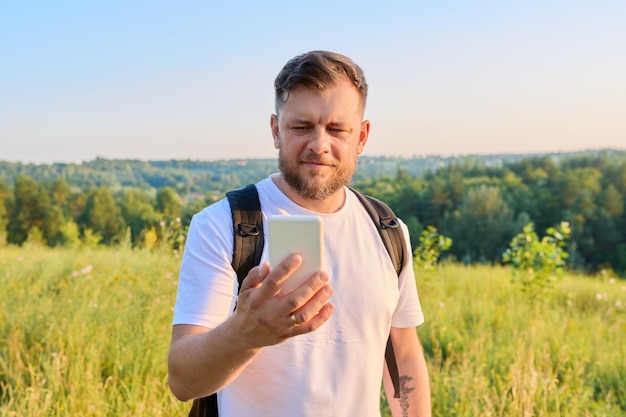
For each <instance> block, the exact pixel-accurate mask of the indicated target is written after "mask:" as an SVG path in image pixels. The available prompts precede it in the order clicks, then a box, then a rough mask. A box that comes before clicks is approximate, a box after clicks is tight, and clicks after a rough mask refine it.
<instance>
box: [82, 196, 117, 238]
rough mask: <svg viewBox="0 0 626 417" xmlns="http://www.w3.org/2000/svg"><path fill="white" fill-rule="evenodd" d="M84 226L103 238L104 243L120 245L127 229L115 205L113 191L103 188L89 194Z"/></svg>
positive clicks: (84, 214)
mask: <svg viewBox="0 0 626 417" xmlns="http://www.w3.org/2000/svg"><path fill="white" fill-rule="evenodd" d="M83 221H84V226H85V227H86V228H88V229H89V230H91V231H92V232H93V233H94V234H96V235H98V236H100V237H101V238H102V243H104V244H107V245H110V244H114V243H118V242H119V241H120V240H121V239H122V238H123V237H124V232H125V229H126V225H125V224H124V218H123V217H122V214H121V213H120V208H119V207H118V206H117V205H116V204H115V199H114V198H113V195H112V194H111V191H110V190H109V189H108V188H107V187H105V186H101V187H99V188H97V189H95V190H92V192H91V193H90V194H89V197H88V198H87V204H86V206H85V212H84V213H83Z"/></svg>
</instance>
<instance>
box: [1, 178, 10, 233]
mask: <svg viewBox="0 0 626 417" xmlns="http://www.w3.org/2000/svg"><path fill="white" fill-rule="evenodd" d="M11 197H12V192H11V188H10V187H9V186H8V185H7V183H6V182H4V181H3V180H1V179H0V245H2V244H4V243H5V240H6V227H7V223H8V222H9V215H8V209H7V207H8V206H10V205H11V202H10V199H11Z"/></svg>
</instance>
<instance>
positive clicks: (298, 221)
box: [267, 215, 323, 294]
mask: <svg viewBox="0 0 626 417" xmlns="http://www.w3.org/2000/svg"><path fill="white" fill-rule="evenodd" d="M322 237H323V231H322V219H320V218H319V217H318V216H313V215H310V216H305V215H293V216H288V215H285V216H281V215H275V216H269V217H268V219H267V244H268V255H269V262H270V268H272V269H273V268H274V267H276V265H278V264H279V263H281V262H282V261H283V260H284V259H285V258H286V257H287V256H288V255H290V254H292V253H299V254H300V255H301V256H302V264H301V265H300V267H299V268H298V269H297V270H296V271H295V272H294V273H293V274H292V275H291V276H290V277H289V278H288V279H287V280H286V281H285V282H284V283H283V289H282V291H283V292H284V293H285V294H288V293H290V292H291V291H293V290H294V289H296V288H297V287H298V286H299V285H300V284H302V283H303V282H304V281H306V279H307V278H309V277H310V276H311V275H313V273H315V272H317V271H319V270H321V269H322V244H323V243H322Z"/></svg>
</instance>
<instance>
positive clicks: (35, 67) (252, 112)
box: [0, 0, 626, 164]
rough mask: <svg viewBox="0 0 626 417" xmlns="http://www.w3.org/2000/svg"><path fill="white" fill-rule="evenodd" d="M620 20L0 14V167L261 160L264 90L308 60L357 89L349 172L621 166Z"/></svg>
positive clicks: (207, 12) (486, 9)
mask: <svg viewBox="0 0 626 417" xmlns="http://www.w3.org/2000/svg"><path fill="white" fill-rule="evenodd" d="M272 6H274V7H272ZM329 10H331V11H332V12H331V13H329V12H328V11H329ZM277 17H279V18H278V19H277ZM625 17H626V2H622V1H618V0H606V1H602V2H566V1H564V0H555V1H552V2H549V3H546V2H541V1H539V0H531V1H528V2H524V3H512V4H503V3H499V2H493V1H477V2H473V3H472V4H458V3H456V2H452V1H450V0H443V1H441V2H437V3H435V4H430V3H429V4H425V3H422V2H410V1H400V2H397V3H394V4H389V5H384V4H379V3H374V2H371V3H370V2H358V3H355V2H350V1H348V2H346V3H338V4H335V3H334V2H330V1H328V0H322V1H321V2H318V3H316V5H315V8H312V7H311V6H310V5H302V4H292V3H289V2H281V1H277V0H271V1H270V4H258V3H256V2H247V3H246V2H244V3H237V4H226V3H225V2H223V3H219V4H207V3H204V2H200V1H192V2H189V3H184V4H169V3H153V2H141V1H140V2H133V3H132V4H127V3H125V2H122V1H119V0H112V1H110V2H107V3H105V4H97V3H80V2H72V1H67V0H61V1H59V2H55V3H44V2H41V3H39V4H36V5H35V6H33V5H32V4H26V3H19V2H16V3H11V4H3V5H0V38H2V39H3V40H6V42H2V43H0V56H2V57H3V65H2V66H1V67H0V160H6V161H12V162H20V163H25V164H28V163H33V164H51V163H82V162H85V161H89V160H94V159H96V158H97V157H101V158H103V159H136V160H194V159H195V160H203V161H212V160H236V159H259V158H260V159H265V158H273V157H275V156H276V150H275V149H274V147H273V143H272V137H271V134H270V129H269V116H270V114H271V113H272V112H273V107H274V104H273V100H274V98H273V81H274V77H275V76H276V74H277V73H278V71H279V70H280V68H281V67H282V66H283V65H284V63H285V62H286V61H287V60H289V59H291V58H292V57H293V56H295V55H298V54H300V53H303V52H306V51H309V50H314V49H327V50H332V51H336V52H340V53H343V54H345V55H347V56H349V57H351V58H352V59H353V60H354V61H355V62H356V63H357V64H358V65H360V66H361V67H362V68H363V70H364V72H365V76H366V78H367V81H368V84H369V87H370V93H369V98H368V103H367V108H366V114H365V117H366V118H367V119H369V120H371V123H372V130H371V134H370V139H369V141H368V143H367V146H366V147H365V151H364V155H365V156H374V157H376V156H388V157H406V156H410V157H412V156H416V157H419V156H422V155H437V156H440V157H450V156H452V155H498V154H520V155H524V154H547V153H563V152H582V151H586V150H595V149H606V148H609V149H615V150H624V149H626V122H625V121H624V115H626V77H624V76H623V74H626V42H624V41H623V40H624V39H626V25H624V24H623V19H624V18H625Z"/></svg>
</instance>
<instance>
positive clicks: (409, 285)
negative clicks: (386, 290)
mask: <svg viewBox="0 0 626 417" xmlns="http://www.w3.org/2000/svg"><path fill="white" fill-rule="evenodd" d="M400 227H402V233H403V235H404V240H405V245H406V246H405V247H406V248H409V250H407V251H406V252H407V253H406V256H405V258H404V266H403V267H402V272H400V276H399V277H398V279H399V283H398V285H399V288H400V299H399V300H398V306H397V307H396V310H395V312H394V314H393V317H392V319H391V326H392V327H399V328H406V327H414V326H419V325H420V324H422V323H424V313H423V312H422V306H421V304H420V300H419V296H418V294H417V285H416V283H415V271H414V269H413V254H412V251H411V250H410V248H411V240H410V238H409V230H408V228H407V227H406V225H405V224H404V223H403V222H402V221H401V222H400Z"/></svg>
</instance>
